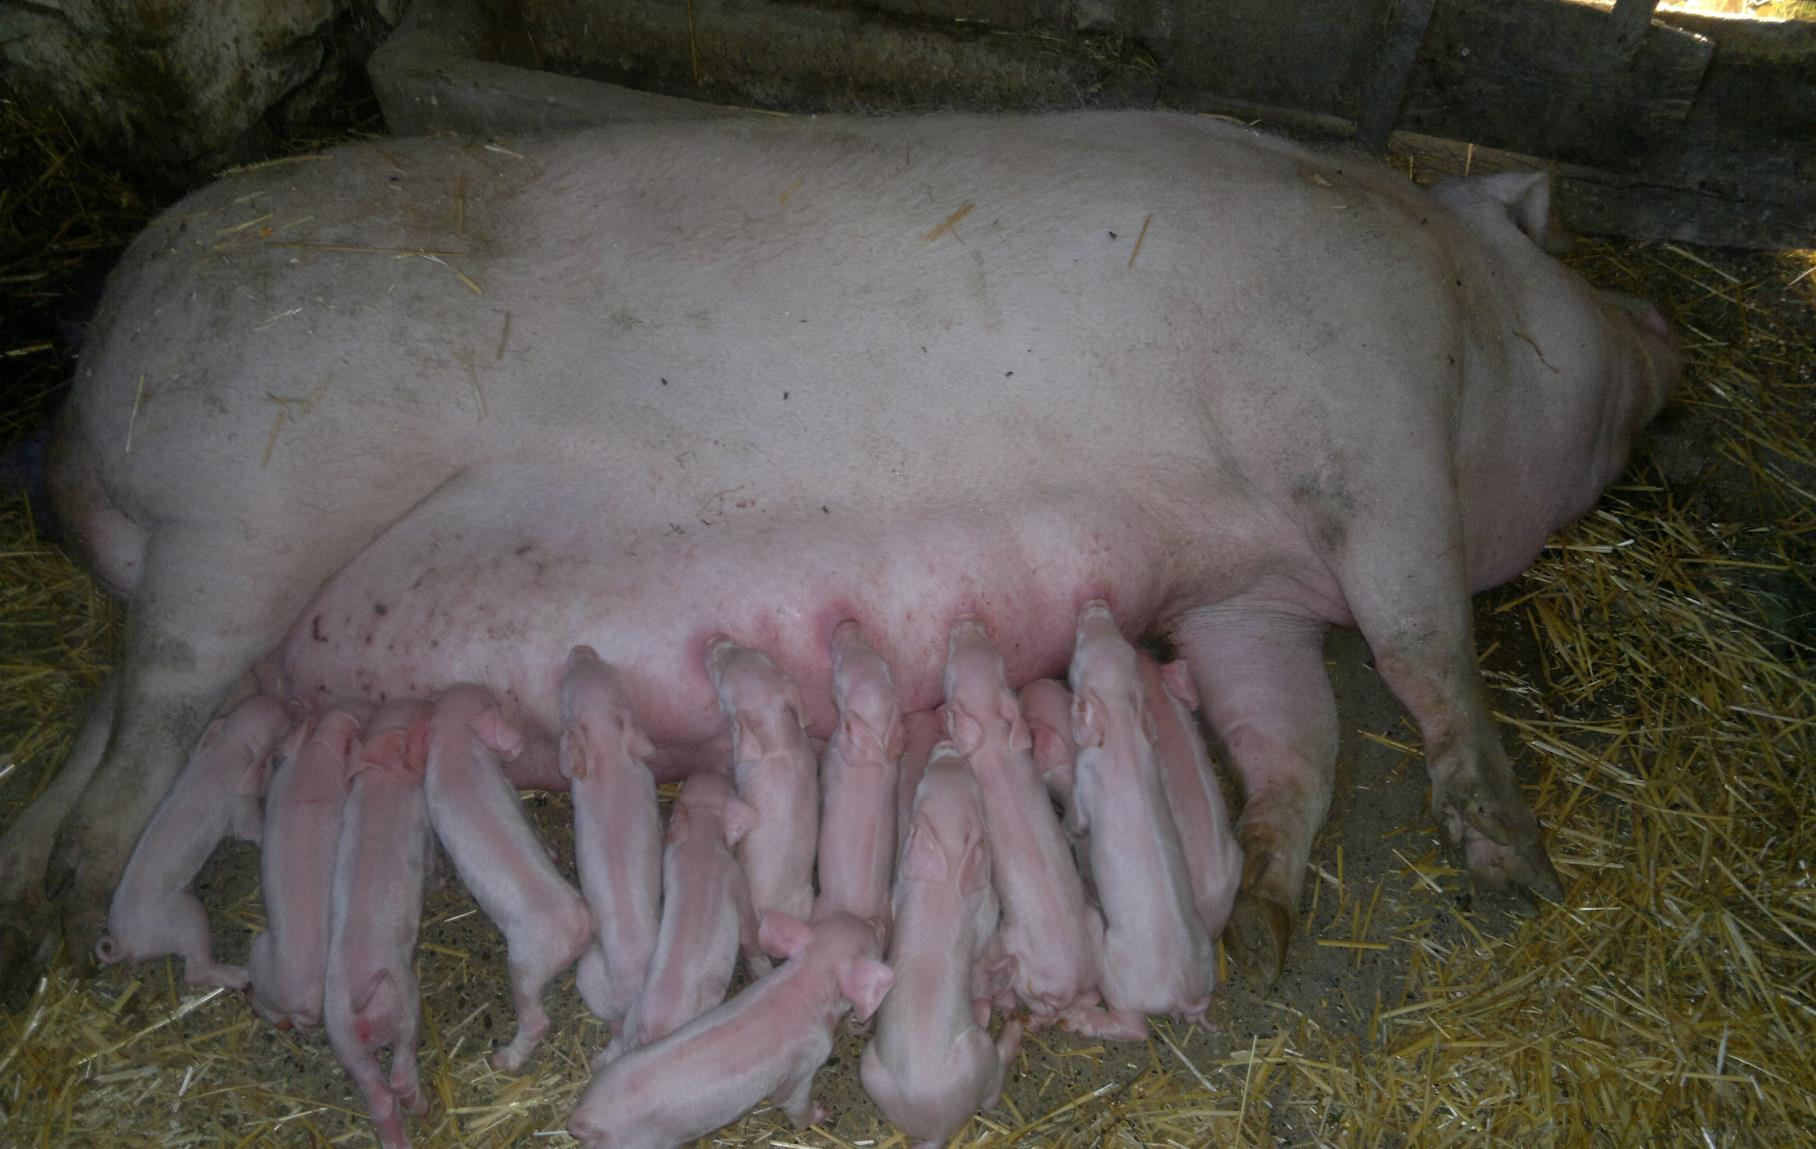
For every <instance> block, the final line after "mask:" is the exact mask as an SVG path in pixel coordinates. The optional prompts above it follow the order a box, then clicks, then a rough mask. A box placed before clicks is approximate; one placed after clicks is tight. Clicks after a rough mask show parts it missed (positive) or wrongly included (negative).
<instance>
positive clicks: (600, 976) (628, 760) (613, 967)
mask: <svg viewBox="0 0 1816 1149" xmlns="http://www.w3.org/2000/svg"><path fill="white" fill-rule="evenodd" d="M654 753H655V747H654V746H652V745H651V744H650V740H649V738H648V737H647V736H646V735H645V734H644V733H643V727H642V726H640V725H639V724H638V722H637V718H636V716H635V715H633V714H632V713H631V708H630V703H629V702H627V701H626V700H625V697H624V687H623V684H622V683H621V682H620V681H619V678H618V672H617V670H616V669H614V668H613V667H612V666H611V665H610V664H609V663H606V662H602V661H600V658H599V656H598V655H597V654H595V653H594V652H593V650H592V648H591V647H586V646H576V647H575V648H574V649H573V650H571V651H569V652H568V662H567V674H566V676H565V677H564V678H563V679H562V680H561V770H562V773H564V774H566V775H567V776H568V778H569V780H570V789H569V792H570V793H571V794H572V796H573V802H574V855H575V858H576V860H577V861H578V863H579V867H580V890H581V892H582V893H584V894H585V895H586V904H587V905H588V906H589V907H591V908H592V911H593V922H594V925H595V927H596V929H597V931H598V938H599V944H598V945H597V946H595V947H593V948H592V949H589V950H587V951H586V953H585V954H583V955H582V956H581V958H580V968H579V970H577V971H576V973H575V983H576V985H577V987H578V988H579V990H580V996H581V998H582V999H583V1000H585V1002H586V1004H587V1008H588V1009H590V1010H592V1011H593V1013H594V1014H595V1015H597V1016H598V1017H600V1018H602V1019H603V1020H604V1021H605V1022H606V1024H607V1025H608V1026H610V1027H611V1030H612V1032H613V1033H614V1034H616V1033H618V1032H619V1030H620V1028H621V1026H622V1023H623V1021H624V1015H625V1014H626V1013H628V1012H629V1011H630V1008H631V1003H632V1002H633V1001H635V1000H636V998H637V994H638V993H639V992H640V991H641V990H642V988H643V979H644V978H645V977H646V976H647V975H648V973H649V962H650V955H652V954H654V953H655V952H656V934H657V931H658V929H659V928H660V924H661V916H660V915H661V902H662V822H661V818H660V815H659V814H658V813H657V810H656V780H655V778H654V777H652V776H651V775H650V772H649V765H648V763H649V757H650V755H652V754H654Z"/></svg>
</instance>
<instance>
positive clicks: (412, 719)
mask: <svg viewBox="0 0 1816 1149" xmlns="http://www.w3.org/2000/svg"><path fill="white" fill-rule="evenodd" d="M428 740H429V707H428V705H427V704H426V703H423V702H420V701H417V700H415V699H393V700H392V701H390V702H388V703H386V704H385V705H383V706H381V707H379V710H378V713H376V714H374V715H373V716H372V721H371V722H370V723H368V724H367V726H366V730H365V733H364V735H363V736H362V739H361V741H362V742H363V745H362V746H361V747H360V751H359V755H358V757H357V758H355V759H354V760H353V762H352V764H351V765H350V766H349V767H348V774H349V779H350V789H349V791H348V794H347V805H346V808H345V809H344V810H343V812H342V814H341V833H340V842H339V843H338V844H337V846H336V848H335V854H334V888H333V896H332V899H331V900H330V902H329V907H330V909H329V922H330V925H329V931H328V978H327V985H326V988H325V989H324V991H323V995H322V1017H323V1020H324V1021H325V1022H326V1024H327V1030H328V1042H329V1044H330V1045H332V1046H333V1047H334V1056H335V1057H336V1058H337V1059H339V1061H340V1063H341V1066H342V1068H344V1069H346V1071H347V1073H348V1074H349V1075H350V1076H351V1077H352V1078H353V1082H354V1084H355V1085H357V1086H358V1087H359V1091H360V1093H362V1094H364V1096H365V1099H366V1110H367V1112H369V1113H370V1114H371V1115H372V1124H373V1125H374V1126H376V1127H377V1129H378V1141H379V1144H380V1145H382V1146H384V1147H385V1149H403V1147H404V1146H407V1145H408V1144H409V1141H408V1140H407V1139H406V1138H405V1137H404V1118H403V1111H405V1110H408V1111H409V1112H411V1113H417V1114H420V1113H423V1112H425V1111H426V1110H427V1109H428V1105H427V1103H426V1102H425V1101H424V1100H423V1097H422V1091H421V1089H420V1087H419V1084H418V1081H417V1073H416V1039H417V1033H418V1026H419V1024H420V1021H421V1013H420V1011H421V1002H420V1001H419V1000H418V997H417V991H416V970H415V968H414V965H413V960H414V955H415V951H416V931H417V928H418V926H420V925H421V923H422V890H423V877H424V875H425V873H426V872H427V870H428V865H429V852H430V851H431V850H432V849H433V848H434V840H433V838H431V836H430V834H429V803H428V800H427V798H425V797H424V795H423V788H422V781H423V771H424V767H425V766H426V759H427V757H428ZM387 1046H389V1047H390V1050H391V1072H390V1074H389V1075H387V1074H386V1073H385V1072H384V1070H382V1069H381V1068H380V1067H379V1064H378V1051H379V1050H380V1049H383V1048H385V1047H387Z"/></svg>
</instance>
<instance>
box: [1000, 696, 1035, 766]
mask: <svg viewBox="0 0 1816 1149" xmlns="http://www.w3.org/2000/svg"><path fill="white" fill-rule="evenodd" d="M1003 717H1004V718H1006V719H1008V721H1009V753H1011V754H1025V753H1027V752H1028V751H1030V750H1032V749H1034V738H1033V736H1032V735H1030V734H1029V733H1028V720H1027V719H1026V718H1023V717H1022V712H1021V706H1020V705H1018V704H1017V703H1016V701H1015V696H1014V695H1005V696H1004V701H1003Z"/></svg>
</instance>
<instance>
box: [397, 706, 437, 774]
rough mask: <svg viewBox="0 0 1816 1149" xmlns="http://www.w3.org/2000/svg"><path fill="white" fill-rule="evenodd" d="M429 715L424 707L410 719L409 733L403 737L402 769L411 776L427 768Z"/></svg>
mask: <svg viewBox="0 0 1816 1149" xmlns="http://www.w3.org/2000/svg"><path fill="white" fill-rule="evenodd" d="M430 713H431V712H430V711H429V710H428V708H427V707H425V708H424V709H423V710H422V711H421V713H419V714H417V716H416V717H415V718H413V719H411V721H410V730H409V733H407V734H405V735H404V760H403V767H404V769H406V770H408V771H409V772H410V773H412V774H421V773H423V772H424V771H426V770H427V769H428V768H429V715H430Z"/></svg>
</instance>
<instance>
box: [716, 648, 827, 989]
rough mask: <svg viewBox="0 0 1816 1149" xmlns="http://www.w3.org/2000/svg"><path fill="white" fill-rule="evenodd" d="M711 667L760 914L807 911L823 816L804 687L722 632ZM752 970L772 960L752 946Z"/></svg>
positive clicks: (744, 855) (741, 850)
mask: <svg viewBox="0 0 1816 1149" xmlns="http://www.w3.org/2000/svg"><path fill="white" fill-rule="evenodd" d="M706 651H707V653H706V668H707V673H708V674H710V675H711V676H712V680H713V687H714V689H716V690H717V691H718V694H719V709H720V710H722V711H723V712H724V714H725V720H726V722H727V723H729V724H730V726H731V737H732V762H733V766H732V775H733V778H734V779H735V780H736V782H737V786H738V797H740V798H742V799H743V800H744V801H746V802H748V803H750V805H751V807H752V808H753V809H754V810H756V812H757V824H756V826H755V827H754V828H753V829H752V830H751V831H750V833H748V834H746V835H744V840H743V841H742V842H739V843H738V861H739V862H741V863H743V866H744V873H745V876H746V877H748V878H749V879H750V904H751V906H752V908H754V909H755V910H756V912H757V913H758V914H762V913H763V912H764V911H766V910H781V911H782V912H783V913H785V914H787V915H789V916H790V917H795V918H805V917H807V915H808V912H809V911H810V910H812V908H813V859H814V846H815V841H816V835H817V832H818V830H819V821H820V789H819V780H818V776H817V775H818V766H817V764H816V763H815V761H814V754H813V746H812V745H811V744H810V743H809V742H808V741H807V731H806V730H805V729H804V728H803V726H802V721H803V716H804V711H803V710H802V707H801V695H800V692H799V691H798V690H797V689H796V688H795V684H794V683H793V682H790V681H789V680H788V678H787V677H786V676H784V675H783V674H782V672H781V671H779V670H777V669H776V666H775V663H773V662H771V661H769V659H768V658H767V657H765V656H764V655H762V654H760V653H758V652H757V651H754V650H750V649H747V648H745V647H742V646H739V645H737V644H736V643H734V642H732V641H731V640H730V639H729V638H725V637H723V636H721V637H719V638H716V639H713V640H712V641H711V642H709V643H708V644H707V647H706ZM746 956H747V958H748V959H749V962H750V966H751V971H752V972H753V973H761V972H763V971H764V970H766V969H767V968H768V966H769V962H768V959H767V958H765V957H764V956H763V955H762V954H761V953H755V954H747V955H746Z"/></svg>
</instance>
